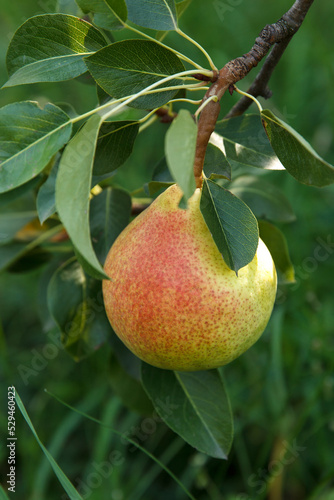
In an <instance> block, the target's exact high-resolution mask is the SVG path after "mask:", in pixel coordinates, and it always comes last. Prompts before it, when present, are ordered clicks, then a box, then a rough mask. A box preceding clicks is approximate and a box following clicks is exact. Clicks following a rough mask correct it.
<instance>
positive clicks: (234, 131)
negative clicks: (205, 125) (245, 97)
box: [210, 115, 284, 170]
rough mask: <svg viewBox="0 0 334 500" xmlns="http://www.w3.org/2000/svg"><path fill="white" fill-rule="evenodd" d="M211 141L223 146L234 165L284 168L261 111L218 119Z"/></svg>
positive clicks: (224, 151)
mask: <svg viewBox="0 0 334 500" xmlns="http://www.w3.org/2000/svg"><path fill="white" fill-rule="evenodd" d="M210 141H211V143H212V144H214V145H215V146H217V147H219V148H220V149H221V150H222V151H223V153H224V154H225V156H226V158H227V160H228V161H229V163H230V164H231V165H232V167H236V166H240V165H241V166H248V167H257V168H264V169H268V170H283V169H284V167H283V165H282V164H281V163H280V161H279V159H278V158H277V156H276V154H275V153H274V150H273V148H272V147H271V145H270V142H269V140H268V137H267V136H266V133H265V131H264V130H263V126H262V123H261V119H260V117H259V115H243V116H238V117H236V118H230V119H229V120H222V121H221V122H218V123H217V126H216V128H215V132H214V133H213V134H212V136H211V139H210Z"/></svg>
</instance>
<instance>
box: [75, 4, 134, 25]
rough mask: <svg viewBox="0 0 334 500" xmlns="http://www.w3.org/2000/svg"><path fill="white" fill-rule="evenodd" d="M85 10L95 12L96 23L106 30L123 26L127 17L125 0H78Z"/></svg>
mask: <svg viewBox="0 0 334 500" xmlns="http://www.w3.org/2000/svg"><path fill="white" fill-rule="evenodd" d="M76 2H77V4H78V5H79V6H80V8H81V9H82V11H83V12H93V14H94V23H95V24H96V26H100V27H101V28H104V29H106V30H117V29H122V28H123V22H125V21H126V19H127V15H128V12H127V7H126V3H125V1H124V0H76Z"/></svg>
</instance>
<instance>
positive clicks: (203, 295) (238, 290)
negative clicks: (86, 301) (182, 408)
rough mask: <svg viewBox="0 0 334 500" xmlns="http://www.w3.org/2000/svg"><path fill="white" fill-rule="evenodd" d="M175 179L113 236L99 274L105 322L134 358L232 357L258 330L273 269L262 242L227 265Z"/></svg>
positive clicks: (208, 362) (183, 367) (168, 365)
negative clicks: (235, 267) (245, 260)
mask: <svg viewBox="0 0 334 500" xmlns="http://www.w3.org/2000/svg"><path fill="white" fill-rule="evenodd" d="M200 196H201V190H200V189H196V191H195V193H194V195H193V196H192V197H191V198H190V199H189V201H188V208H187V209H186V210H182V209H180V208H179V202H180V200H181V197H182V192H181V190H180V188H179V187H178V186H177V185H176V184H175V185H173V186H171V187H169V188H168V189H167V190H166V191H165V192H163V193H162V194H161V195H160V196H159V197H158V198H156V200H155V201H154V202H153V203H152V204H151V205H150V206H149V207H148V208H147V209H146V210H145V211H144V212H142V213H141V214H140V215H139V216H138V217H136V219H135V220H134V221H132V222H131V223H130V224H129V225H128V226H127V228H126V229H125V230H124V231H123V232H122V233H121V234H120V235H119V237H118V238H117V240H116V241H115V243H114V244H113V246H112V247H111V249H110V251H109V254H108V256H107V259H106V262H105V271H106V273H107V275H108V276H109V277H110V281H108V280H105V281H103V296H104V303H105V308H106V312H107V316H108V318H109V321H110V324H111V326H112V328H113V329H114V331H115V332H116V334H117V335H118V336H119V338H120V339H121V340H122V341H123V342H124V344H125V345H126V346H127V347H128V348H129V349H130V350H131V351H132V352H133V353H134V354H136V355H137V356H138V357H139V358H140V359H142V360H143V361H146V362H147V363H149V364H151V365H153V366H156V367H159V368H164V369H169V370H177V371H196V370H208V369H211V368H216V367H219V366H222V365H225V364H227V363H230V362H231V361H233V360H234V359H235V358H237V357H238V356H240V355H241V354H242V353H243V352H245V351H246V350H247V349H248V348H249V347H251V346H252V345H253V344H254V343H255V342H256V341H257V340H258V338H259V337H260V336H261V334H262V333H263V331H264V329H265V327H266V325H267V323H268V321H269V318H270V315H271V312H272V309H273V305H274V301H275V296H276V282H277V278H276V270H275V266H274V262H273V259H272V257H271V254H270V252H269V250H268V249H267V247H266V246H265V244H264V243H263V241H262V240H261V239H260V240H259V245H258V249H257V252H256V255H255V257H254V259H253V260H252V262H250V263H249V264H248V265H247V266H245V267H243V268H242V269H240V270H239V272H238V276H236V274H235V272H234V271H231V270H230V269H229V268H228V266H227V265H226V264H225V262H224V260H223V257H222V255H221V254H220V253H219V250H218V248H217V246H216V245H215V243H214V240H213V238H212V236H211V233H210V231H209V229H208V227H207V225H206V223H205V221H204V218H203V216H202V214H201V212H200V207H199V204H200Z"/></svg>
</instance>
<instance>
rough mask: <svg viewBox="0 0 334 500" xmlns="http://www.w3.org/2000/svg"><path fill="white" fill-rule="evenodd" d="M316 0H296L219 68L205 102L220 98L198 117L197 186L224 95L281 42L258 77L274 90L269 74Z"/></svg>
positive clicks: (264, 86)
mask: <svg viewBox="0 0 334 500" xmlns="http://www.w3.org/2000/svg"><path fill="white" fill-rule="evenodd" d="M313 1H314V0H296V1H295V3H294V4H293V6H292V7H291V9H290V10H289V11H288V12H287V13H286V14H284V15H283V17H282V18H281V19H279V20H278V21H277V22H276V23H274V24H270V25H267V26H265V27H264V28H263V30H262V31H261V33H260V35H259V36H258V37H257V38H256V40H255V43H254V45H253V47H252V48H251V50H250V51H249V52H247V54H244V55H243V56H241V57H238V58H236V59H233V60H232V61H229V62H228V63H227V64H226V65H225V66H224V67H223V68H222V69H221V70H220V71H219V73H218V79H217V80H216V81H215V83H213V85H212V86H211V87H210V89H209V90H208V91H207V92H206V94H205V96H204V98H203V101H202V102H205V101H206V100H208V99H209V98H210V97H212V96H217V98H218V101H217V102H214V101H213V100H211V101H210V102H209V103H208V104H207V106H206V107H205V108H204V109H203V111H202V112H201V115H200V118H199V121H198V133H197V143H196V157H195V163H194V175H195V179H196V186H197V187H201V185H202V171H203V164H204V157H205V151H206V148H207V145H208V142H209V139H210V136H211V133H212V132H213V131H214V128H215V125H216V121H217V118H218V115H219V111H220V104H219V101H220V99H221V98H222V96H223V95H224V93H225V91H226V90H227V89H228V88H229V86H230V85H234V84H235V83H236V82H238V81H239V80H241V79H242V78H244V77H245V76H246V75H247V74H248V73H249V72H250V71H251V70H252V69H253V68H255V67H256V66H257V65H258V63H259V62H260V61H261V60H262V59H263V57H264V56H265V55H267V53H268V52H269V50H270V48H271V47H272V46H273V45H275V47H276V46H277V47H279V45H278V44H281V48H280V49H276V51H275V52H274V51H272V52H274V54H273V55H272V57H271V58H268V59H267V60H269V61H268V63H267V65H266V64H264V66H263V68H264V69H263V68H262V70H263V73H262V76H261V77H259V78H258V82H257V85H258V86H259V88H260V90H261V92H262V94H265V95H267V96H268V92H270V91H269V89H268V88H267V83H268V81H269V78H270V76H271V74H272V72H273V70H274V68H275V66H276V64H277V62H278V60H279V58H280V57H281V55H282V54H283V52H284V50H285V48H286V46H287V45H288V43H289V41H290V40H291V38H292V36H293V35H294V34H295V33H296V32H297V31H298V29H299V28H300V26H301V24H302V22H303V20H304V18H305V16H306V14H307V12H308V10H309V8H310V7H311V5H312V3H313ZM275 47H274V48H275ZM282 49H283V50H282ZM278 56H279V57H278ZM276 59H277V60H276ZM266 62H267V61H266ZM262 70H261V71H262ZM260 73H261V72H260ZM260 73H259V75H260ZM266 78H267V80H266ZM257 95H260V94H257ZM247 107H248V106H247ZM246 109H247V108H246ZM231 111H232V110H231ZM229 114H230V113H229ZM233 116H234V115H233Z"/></svg>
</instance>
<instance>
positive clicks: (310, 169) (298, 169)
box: [261, 109, 334, 187]
mask: <svg viewBox="0 0 334 500" xmlns="http://www.w3.org/2000/svg"><path fill="white" fill-rule="evenodd" d="M261 116H262V119H263V123H264V127H265V129H266V132H267V134H268V137H269V140H270V143H271V145H272V147H273V149H274V150H275V153H276V154H277V156H278V158H279V159H280V161H281V162H282V164H283V165H284V167H285V168H286V170H287V171H288V172H289V174H291V175H292V176H293V177H294V178H295V179H297V181H299V182H302V183H303V184H308V185H310V186H318V187H322V186H328V185H329V184H333V182H334V167H333V166H332V165H330V164H329V163H327V162H326V161H325V160H323V159H322V158H321V157H320V156H319V155H318V153H316V152H315V151H314V149H313V148H312V147H311V145H310V144H309V143H308V142H306V141H305V139H304V138H303V137H302V136H301V135H299V134H298V132H296V131H295V130H294V129H293V128H292V127H290V125H288V124H287V123H284V122H283V121H282V120H280V119H279V118H277V116H275V115H274V114H273V113H272V112H271V111H270V110H268V109H265V110H263V111H262V113H261Z"/></svg>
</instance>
